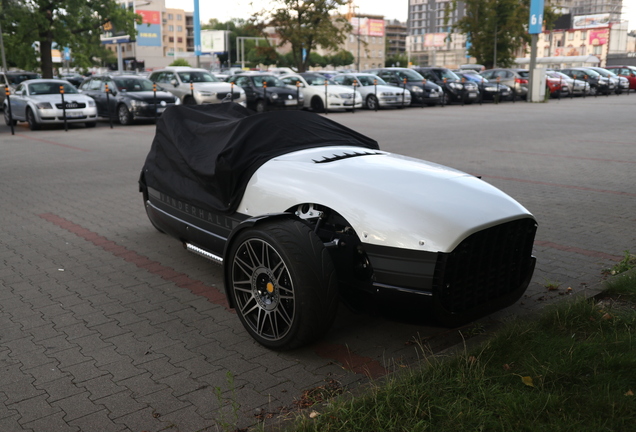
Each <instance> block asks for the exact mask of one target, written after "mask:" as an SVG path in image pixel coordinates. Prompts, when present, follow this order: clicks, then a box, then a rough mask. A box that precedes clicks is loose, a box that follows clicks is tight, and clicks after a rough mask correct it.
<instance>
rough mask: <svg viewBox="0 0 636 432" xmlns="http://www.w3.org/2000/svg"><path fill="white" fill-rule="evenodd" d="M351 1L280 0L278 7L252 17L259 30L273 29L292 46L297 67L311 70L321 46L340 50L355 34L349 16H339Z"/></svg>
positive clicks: (285, 42) (281, 40) (284, 41)
mask: <svg viewBox="0 0 636 432" xmlns="http://www.w3.org/2000/svg"><path fill="white" fill-rule="evenodd" d="M346 3H347V0H313V1H311V0H307V1H304V0H277V1H276V4H278V6H279V7H278V8H275V9H273V10H270V11H266V10H264V11H261V12H259V13H258V14H256V15H255V16H253V17H252V20H253V21H254V22H255V23H258V25H259V27H261V28H264V27H266V26H273V27H274V28H275V29H276V32H277V33H278V36H279V40H280V42H279V44H278V46H279V47H281V46H283V45H286V44H289V45H291V53H292V58H293V61H294V65H295V66H296V68H297V69H298V71H299V72H304V71H306V70H307V68H308V66H309V65H310V62H311V54H312V52H314V51H315V50H316V48H317V47H321V48H323V49H326V50H334V51H335V50H337V49H338V48H339V47H340V45H341V44H342V43H343V42H344V40H345V38H346V37H347V35H348V34H349V33H350V32H351V28H352V26H351V24H349V22H348V21H347V19H346V17H344V16H342V15H339V14H336V12H337V9H338V8H339V7H341V6H343V5H345V4H346Z"/></svg>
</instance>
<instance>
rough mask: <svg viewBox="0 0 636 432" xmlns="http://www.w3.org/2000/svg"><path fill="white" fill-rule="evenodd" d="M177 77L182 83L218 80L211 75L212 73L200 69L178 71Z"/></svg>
mask: <svg viewBox="0 0 636 432" xmlns="http://www.w3.org/2000/svg"><path fill="white" fill-rule="evenodd" d="M179 78H180V79H181V82H184V83H189V82H195V83H198V82H219V80H218V79H216V78H215V77H213V76H212V74H210V73H208V72H201V71H188V72H179Z"/></svg>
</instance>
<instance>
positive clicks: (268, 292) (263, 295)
mask: <svg viewBox="0 0 636 432" xmlns="http://www.w3.org/2000/svg"><path fill="white" fill-rule="evenodd" d="M252 293H253V295H254V298H255V299H256V302H257V303H258V304H259V306H260V307H262V308H263V309H265V310H268V311H271V310H274V309H276V306H277V305H278V301H279V297H278V290H277V289H276V284H275V279H274V275H273V274H272V272H271V271H270V270H269V269H267V268H265V267H260V268H258V269H256V271H254V274H253V275H252Z"/></svg>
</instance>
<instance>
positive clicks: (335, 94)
mask: <svg viewBox="0 0 636 432" xmlns="http://www.w3.org/2000/svg"><path fill="white" fill-rule="evenodd" d="M327 96H329V97H333V98H338V99H340V95H339V94H337V93H328V94H327Z"/></svg>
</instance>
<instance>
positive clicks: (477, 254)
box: [139, 103, 537, 349]
mask: <svg viewBox="0 0 636 432" xmlns="http://www.w3.org/2000/svg"><path fill="white" fill-rule="evenodd" d="M186 126H187V127H189V131H188V133H187V134H186V133H183V128H184V127H186ZM139 186H140V192H141V193H142V196H143V202H144V206H145V208H146V213H147V215H148V217H149V219H150V222H151V223H152V225H154V226H155V227H156V228H157V229H158V230H159V231H161V232H163V233H166V234H168V235H170V236H172V237H175V238H176V239H178V240H179V241H181V242H182V243H183V244H184V246H185V248H186V249H187V250H189V251H191V252H193V253H196V254H198V255H201V256H203V257H205V258H207V259H209V260H210V261H212V262H214V263H217V264H222V265H223V266H224V281H225V293H226V295H227V300H228V303H229V306H230V307H232V308H234V309H235V310H236V313H237V315H238V317H239V319H240V320H241V322H242V323H243V325H244V327H245V329H246V330H247V332H248V333H249V334H250V335H251V336H252V337H253V338H254V339H255V340H256V341H258V342H259V343H260V344H262V345H264V346H265V347H268V348H271V349H290V348H294V347H298V346H301V345H304V344H308V343H310V342H312V341H314V340H316V339H317V338H319V337H321V336H322V335H323V334H324V333H325V332H326V331H328V329H329V327H330V326H331V324H332V322H333V320H334V317H335V315H336V310H337V307H338V302H339V299H340V298H343V299H345V300H346V301H347V303H348V304H350V305H356V306H357V307H360V306H361V305H365V304H377V305H379V307H385V306H388V305H391V304H393V305H397V306H399V307H401V308H404V309H410V310H413V309H415V310H417V311H418V312H419V313H420V314H421V316H422V317H429V318H430V319H431V320H436V321H438V322H439V323H442V324H444V325H450V326H455V325H459V324H461V323H465V322H467V321H471V320H473V319H476V318H478V317H480V316H483V315H485V314H489V313H492V312H494V311H496V310H499V309H502V308H504V307H506V306H508V305H511V304H512V303H514V302H515V301H517V300H518V299H519V298H520V297H521V296H522V295H523V293H524V291H525V290H526V288H527V286H528V284H529V282H530V278H531V276H532V273H533V271H534V266H535V258H534V257H533V256H532V248H533V243H534V236H535V232H536V229H537V223H536V221H535V218H534V217H533V216H532V215H531V214H530V212H528V210H526V209H525V208H524V207H523V206H522V205H521V204H519V203H518V202H517V201H515V200H514V199H512V198H511V197H510V196H508V195H506V194H505V193H504V192H502V191H500V190H499V189H497V188H495V187H494V186H492V185H490V184H488V183H486V182H485V181H483V180H481V179H479V178H477V177H475V176H473V175H470V174H466V173H464V172H460V171H457V170H455V169H452V168H448V167H445V166H441V165H438V164H435V163H431V162H426V161H424V160H420V159H414V158H410V157H405V156H401V155H398V154H392V153H389V152H386V151H382V150H380V149H379V145H378V143H377V142H376V141H375V140H373V139H371V138H369V137H366V136H364V135H362V134H360V133H358V132H356V131H354V130H352V129H349V128H347V127H345V126H343V125H341V124H339V123H336V122H335V121H333V120H331V119H329V118H327V117H325V116H321V115H317V114H314V113H311V112H307V111H302V110H292V111H273V112H265V113H254V112H253V111H250V110H248V109H247V108H243V107H241V106H239V105H237V104H230V103H228V104H221V105H214V106H212V107H205V108H203V107H199V106H188V105H179V106H173V107H170V108H168V109H166V111H165V112H164V114H163V115H162V116H161V118H160V119H159V121H158V124H157V131H156V135H155V138H154V140H153V143H152V146H151V148H150V152H149V153H148V157H147V158H146V162H145V164H144V166H143V168H142V171H141V176H140V179H139Z"/></svg>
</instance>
